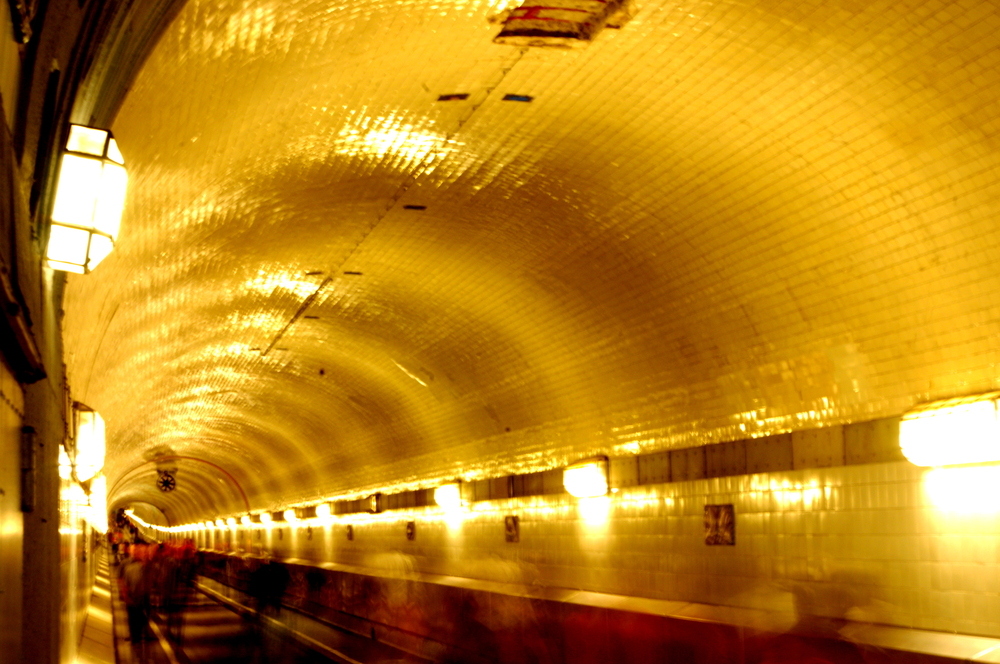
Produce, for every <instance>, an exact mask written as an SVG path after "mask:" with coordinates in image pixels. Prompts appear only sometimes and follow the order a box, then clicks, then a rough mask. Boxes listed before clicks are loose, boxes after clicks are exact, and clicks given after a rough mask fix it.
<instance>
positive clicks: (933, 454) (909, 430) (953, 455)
mask: <svg viewBox="0 0 1000 664" xmlns="http://www.w3.org/2000/svg"><path fill="white" fill-rule="evenodd" d="M998 398H1000V393H998V392H993V393H990V394H983V395H979V396H975V397H964V398H960V399H947V400H945V401H935V402H932V403H928V404H923V405H921V406H918V407H917V408H915V409H913V410H911V411H910V412H909V413H907V414H906V415H904V416H903V419H902V421H901V422H900V423H899V447H900V449H901V450H902V451H903V455H904V456H905V457H906V458H907V459H909V461H910V462H911V463H913V464H915V465H917V466H956V465H960V464H967V463H984V462H990V461H1000V419H998V417H997V399H998Z"/></svg>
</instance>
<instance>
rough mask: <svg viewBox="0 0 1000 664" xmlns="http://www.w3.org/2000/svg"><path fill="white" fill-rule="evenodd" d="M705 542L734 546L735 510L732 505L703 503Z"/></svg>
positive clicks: (713, 544)
mask: <svg viewBox="0 0 1000 664" xmlns="http://www.w3.org/2000/svg"><path fill="white" fill-rule="evenodd" d="M705 544H707V545H708V546H720V545H721V546H735V544H736V512H735V511H734V510H733V506H732V505H705Z"/></svg>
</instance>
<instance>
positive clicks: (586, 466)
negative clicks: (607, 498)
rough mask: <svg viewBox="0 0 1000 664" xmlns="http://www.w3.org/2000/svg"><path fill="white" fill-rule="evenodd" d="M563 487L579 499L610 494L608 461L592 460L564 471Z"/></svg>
mask: <svg viewBox="0 0 1000 664" xmlns="http://www.w3.org/2000/svg"><path fill="white" fill-rule="evenodd" d="M563 486H564V487H565V488H566V491H568V492H569V493H570V495H572V496H576V497H577V498H592V497H594V496H604V495H606V494H607V493H608V460H607V459H603V458H602V459H591V460H589V461H582V462H580V463H576V464H573V465H572V466H569V467H567V468H566V470H564V471H563Z"/></svg>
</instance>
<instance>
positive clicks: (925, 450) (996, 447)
mask: <svg viewBox="0 0 1000 664" xmlns="http://www.w3.org/2000/svg"><path fill="white" fill-rule="evenodd" d="M899 446H900V449H901V450H902V452H903V454H904V456H905V457H906V458H907V459H908V460H909V461H910V462H912V463H913V464H915V465H918V466H947V465H964V464H972V463H990V462H997V461H1000V392H996V393H990V394H985V395H978V396H975V397H967V398H961V399H949V400H945V401H937V402H933V403H930V404H926V405H923V406H920V407H918V408H915V409H913V410H912V411H910V412H909V413H907V414H906V415H904V416H903V418H902V421H901V423H900V430H899ZM563 486H564V487H565V489H566V491H567V492H568V493H569V494H570V495H572V496H575V497H577V498H591V497H597V496H604V495H607V493H608V489H609V485H608V459H607V458H606V457H598V458H594V459H588V460H585V461H581V462H579V463H575V464H573V465H571V466H568V467H567V468H565V469H564V470H563ZM434 501H435V502H436V503H437V504H438V506H440V507H441V508H443V509H444V510H445V511H456V510H459V509H461V508H463V507H464V506H465V505H466V501H465V500H464V499H463V498H462V487H461V484H460V483H459V482H453V483H449V484H445V485H442V486H439V487H437V488H436V489H435V490H434ZM304 509H305V510H309V511H310V512H311V516H314V517H315V518H318V519H329V518H330V516H331V515H332V510H331V507H330V503H328V502H324V503H320V504H318V505H315V506H311V507H307V508H304ZM281 516H282V518H283V519H284V521H285V522H288V523H295V522H297V521H299V520H300V516H299V512H298V511H297V510H296V509H294V508H293V509H287V510H284V512H282V513H281ZM257 518H258V520H259V522H260V523H261V524H263V525H265V526H267V525H269V524H271V523H272V522H273V521H274V519H273V517H272V515H271V513H269V512H263V513H261V514H259V515H258V517H257ZM238 522H239V523H241V524H243V525H244V526H250V525H252V524H253V522H254V521H253V518H252V517H251V516H250V515H249V514H245V515H243V516H242V517H240V519H239V521H238ZM238 522H237V519H236V517H229V518H228V519H225V520H223V519H216V520H215V521H214V522H212V521H205V522H203V523H197V524H190V525H185V526H172V527H165V526H155V525H149V524H144V525H149V527H151V528H154V529H156V530H161V531H166V532H181V531H183V532H187V531H191V530H205V529H213V528H216V527H219V528H224V527H226V526H229V527H236V525H237V523H238Z"/></svg>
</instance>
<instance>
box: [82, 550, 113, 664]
mask: <svg viewBox="0 0 1000 664" xmlns="http://www.w3.org/2000/svg"><path fill="white" fill-rule="evenodd" d="M94 555H95V556H97V574H96V577H95V579H94V588H93V590H92V594H91V596H90V608H88V609H87V618H86V620H85V621H84V623H83V640H82V641H81V642H80V651H79V654H78V655H77V659H76V661H77V664H115V645H114V637H113V635H112V628H111V579H110V573H109V570H108V558H107V555H106V553H105V551H104V549H103V548H98V549H97V550H96V551H95V552H94Z"/></svg>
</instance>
